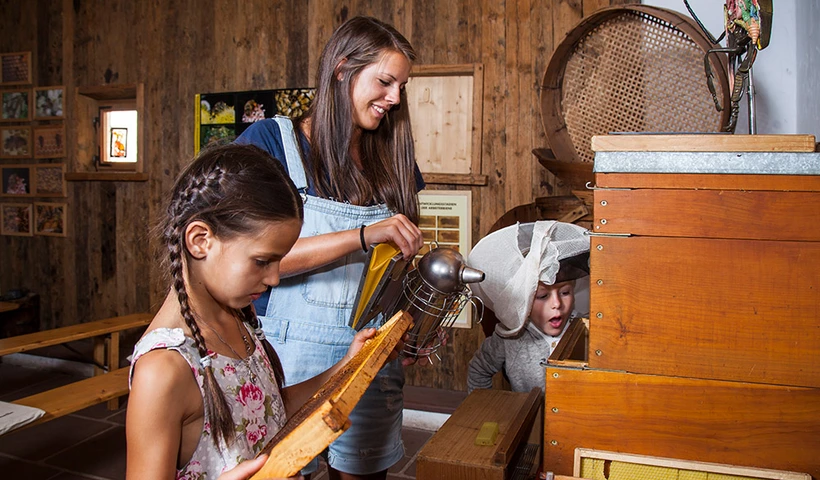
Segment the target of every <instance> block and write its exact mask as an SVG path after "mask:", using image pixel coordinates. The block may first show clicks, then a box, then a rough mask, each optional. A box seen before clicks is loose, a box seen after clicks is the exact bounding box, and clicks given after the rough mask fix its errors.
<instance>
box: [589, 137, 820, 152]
mask: <svg viewBox="0 0 820 480" xmlns="http://www.w3.org/2000/svg"><path fill="white" fill-rule="evenodd" d="M814 142H815V138H814V135H803V134H801V135H759V134H756V135H734V134H727V135H713V134H684V135H640V134H635V135H628V134H627V135H595V136H593V137H592V151H594V152H803V153H811V152H814Z"/></svg>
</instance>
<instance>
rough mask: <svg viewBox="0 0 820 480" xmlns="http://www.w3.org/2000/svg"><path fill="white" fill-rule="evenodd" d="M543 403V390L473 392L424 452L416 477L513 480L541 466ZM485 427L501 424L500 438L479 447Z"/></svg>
mask: <svg viewBox="0 0 820 480" xmlns="http://www.w3.org/2000/svg"><path fill="white" fill-rule="evenodd" d="M541 398H542V397H541V391H540V390H539V389H533V391H531V392H529V393H523V392H510V391H504V390H475V391H473V392H472V393H471V394H470V395H468V396H467V398H466V399H465V400H464V402H462V403H461V405H459V407H458V408H457V409H456V411H455V412H453V414H452V415H451V416H450V418H448V419H447V421H446V422H445V423H444V425H442V427H441V428H440V429H439V430H438V432H436V433H435V435H433V436H432V437H431V438H430V441H428V442H427V444H426V445H425V446H424V447H423V448H422V449H421V451H420V452H419V456H418V460H417V464H416V478H418V480H509V479H511V478H513V477H514V475H515V474H516V473H517V472H518V470H521V469H522V468H525V467H530V466H535V467H537V462H538V458H539V457H540V455H539V452H538V443H539V440H540V436H541V428H540V418H539V413H540V410H541V403H542V400H541ZM485 422H495V423H497V424H498V436H497V437H496V440H495V443H494V444H493V445H476V444H475V439H476V436H477V435H478V433H479V431H480V430H481V427H482V425H483V424H484V423H485ZM533 442H534V443H533ZM533 461H534V462H535V463H534V464H533V463H532V462H533Z"/></svg>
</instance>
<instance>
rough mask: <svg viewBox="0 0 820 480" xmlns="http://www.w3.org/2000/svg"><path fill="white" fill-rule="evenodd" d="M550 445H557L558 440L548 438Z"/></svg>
mask: <svg viewBox="0 0 820 480" xmlns="http://www.w3.org/2000/svg"><path fill="white" fill-rule="evenodd" d="M550 445H558V440H550Z"/></svg>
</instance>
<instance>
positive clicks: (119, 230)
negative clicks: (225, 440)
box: [0, 0, 635, 390]
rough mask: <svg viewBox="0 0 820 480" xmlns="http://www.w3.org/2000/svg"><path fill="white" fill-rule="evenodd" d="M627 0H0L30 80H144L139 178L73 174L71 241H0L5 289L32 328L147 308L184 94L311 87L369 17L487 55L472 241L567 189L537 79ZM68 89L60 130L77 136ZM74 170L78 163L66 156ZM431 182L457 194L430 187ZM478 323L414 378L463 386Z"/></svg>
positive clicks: (179, 149)
mask: <svg viewBox="0 0 820 480" xmlns="http://www.w3.org/2000/svg"><path fill="white" fill-rule="evenodd" d="M610 3H611V4H622V3H635V2H634V1H633V0H540V1H539V0H508V1H506V2H498V1H496V0H393V1H388V0H347V1H340V0H276V1H273V0H243V1H241V2H235V1H229V0H140V1H138V2H134V1H132V0H105V1H103V0H96V1H94V0H62V1H56V0H36V1H31V0H0V12H3V15H0V51H2V52H13V51H26V50H30V51H32V52H33V62H34V86H45V85H65V86H66V87H67V90H66V91H67V92H73V89H74V87H77V86H90V85H101V84H105V83H111V84H123V83H136V82H142V83H144V84H145V95H146V112H145V114H146V120H147V123H146V128H145V131H144V132H143V134H144V135H146V143H145V151H144V152H142V154H143V155H145V157H144V158H145V165H146V171H147V172H148V175H149V180H148V181H147V182H100V181H74V182H69V187H68V198H67V199H66V202H67V203H68V205H69V209H70V224H69V225H68V229H69V231H68V237H67V238H52V237H39V236H38V237H33V238H23V237H8V236H3V237H0V249H1V250H2V252H0V291H6V290H8V289H11V288H19V287H25V288H29V289H31V290H33V291H36V292H39V293H40V294H41V301H42V307H41V311H42V319H41V326H42V328H50V327H55V326H62V325H70V324H74V323H79V322H83V321H88V320H90V319H94V318H104V317H109V316H113V315H120V314H127V313H133V312H137V311H145V310H150V309H156V308H157V307H158V305H159V303H160V302H161V300H162V298H163V292H164V291H165V288H166V287H165V283H164V281H163V279H162V275H161V272H159V269H158V267H157V266H156V262H154V261H153V260H152V258H153V255H154V253H155V252H154V251H153V248H154V247H155V245H156V243H155V242H154V241H153V240H152V239H151V238H150V235H149V228H150V226H151V225H152V222H153V221H154V219H155V215H156V214H157V213H158V209H159V208H160V205H161V204H162V195H163V193H164V192H166V191H167V190H168V188H169V187H170V186H171V184H172V182H173V179H174V177H175V175H176V174H177V173H178V172H179V170H180V167H181V166H182V165H183V164H184V163H185V162H186V161H187V160H188V159H189V158H190V156H191V155H192V154H193V114H194V105H193V99H194V94H196V93H204V92H217V91H235V90H249V89H271V88H284V87H295V86H296V87H300V86H306V85H313V76H314V71H315V69H316V66H317V63H318V56H319V54H320V51H321V48H322V46H323V45H324V43H325V41H326V40H327V38H328V37H329V35H330V34H331V32H332V31H333V29H335V28H336V27H337V26H338V25H339V24H340V23H341V22H342V21H343V20H344V19H346V18H349V17H350V16H354V15H360V14H361V15H372V16H375V17H378V18H381V19H382V20H385V21H387V22H390V23H392V24H394V25H395V26H396V27H397V28H398V29H399V30H400V31H402V32H403V33H404V34H405V35H406V36H407V38H408V39H409V40H410V41H411V43H413V45H414V46H415V48H416V50H417V51H418V53H419V57H420V61H419V63H425V64H458V63H483V65H484V95H483V96H484V118H483V132H482V134H483V145H482V156H483V157H482V158H483V160H482V171H481V172H478V173H482V174H484V175H488V177H489V184H488V185H487V186H484V187H473V199H474V205H473V216H474V219H475V222H474V226H473V238H474V239H475V240H476V241H477V240H478V239H479V238H480V236H481V235H483V234H485V233H486V232H487V231H488V230H489V228H490V226H491V225H492V224H493V223H494V222H495V220H496V219H497V218H498V217H500V216H501V215H502V214H503V213H504V212H506V211H507V210H509V209H511V208H513V207H515V206H517V205H521V204H525V203H530V202H532V201H533V199H534V198H535V197H539V196H547V195H560V194H567V193H568V189H567V188H566V187H564V186H562V185H559V184H558V183H557V181H556V180H555V178H554V177H552V175H550V174H549V173H548V172H546V171H545V170H544V169H543V168H541V167H540V166H539V164H538V162H537V161H536V160H535V157H534V156H533V155H532V154H531V150H532V149H533V148H537V147H547V146H548V145H547V141H546V138H545V136H544V133H543V128H542V125H541V118H540V109H539V102H538V92H539V83H540V82H541V79H542V77H543V74H544V71H545V70H546V67H547V63H548V61H549V57H550V55H551V53H552V51H553V50H554V48H555V46H556V45H557V44H558V43H559V42H560V40H561V39H562V38H563V37H564V35H565V34H566V32H568V31H569V30H570V29H571V28H572V27H573V26H574V25H575V24H576V23H577V22H578V21H580V20H581V18H583V16H585V15H589V14H590V13H591V12H593V11H595V10H597V9H598V8H601V7H603V6H608V5H609V4H610ZM70 101H71V98H68V99H67V103H68V105H67V107H66V108H67V116H68V118H67V119H66V122H65V123H66V125H67V126H68V127H69V129H68V139H69V141H70V139H71V131H72V125H73V122H80V121H87V119H81V118H72V115H71V103H70ZM66 160H67V163H68V164H69V165H70V164H71V162H72V161H73V160H74V159H66ZM430 188H431V189H439V188H465V187H456V186H452V185H434V186H430ZM482 339H483V334H481V329H480V328H478V327H474V328H473V329H472V330H469V331H467V330H461V331H457V332H456V333H455V334H454V335H453V338H452V339H451V341H450V344H449V345H448V346H447V347H446V349H444V350H443V351H442V352H441V356H442V361H441V362H440V363H437V365H436V366H435V367H433V368H429V367H426V368H423V369H422V368H411V369H410V370H409V371H408V383H410V384H414V385H421V386H429V387H440V388H447V389H453V390H465V389H466V366H467V362H468V361H469V358H470V357H471V356H472V353H473V352H474V351H475V349H476V347H477V345H478V344H479V342H480V341H481V340H482Z"/></svg>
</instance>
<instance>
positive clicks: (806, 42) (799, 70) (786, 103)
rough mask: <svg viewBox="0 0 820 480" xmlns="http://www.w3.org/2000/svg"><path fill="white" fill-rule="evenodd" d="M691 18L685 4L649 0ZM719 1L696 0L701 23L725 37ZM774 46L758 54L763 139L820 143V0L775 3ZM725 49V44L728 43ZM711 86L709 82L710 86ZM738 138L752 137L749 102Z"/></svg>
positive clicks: (755, 70) (742, 113) (756, 69)
mask: <svg viewBox="0 0 820 480" xmlns="http://www.w3.org/2000/svg"><path fill="white" fill-rule="evenodd" d="M642 3H644V4H647V5H652V6H656V7H663V8H668V9H671V10H676V11H679V12H681V13H684V14H685V15H687V16H689V12H688V11H687V10H686V5H684V3H683V0H643V1H642ZM724 3H725V2H723V1H719V0H690V1H689V5H691V6H692V9H693V10H694V11H695V13H696V14H697V15H698V17H699V18H700V20H701V21H702V22H703V24H704V25H705V26H706V28H708V29H709V31H710V32H712V35H714V36H715V37H718V36H719V35H720V33H721V32H722V31H723V5H724ZM773 10H774V13H773V17H772V34H771V41H770V42H769V46H768V47H767V48H765V49H764V50H761V51H760V52H758V55H757V59H756V60H755V63H754V67H753V75H754V77H753V78H754V83H755V89H756V92H757V95H756V96H755V100H756V103H757V132H758V133H786V134H788V133H810V134H814V135H815V136H816V137H818V139H820V79H818V73H817V72H815V71H814V69H815V68H820V43H818V42H817V41H816V39H812V37H811V34H812V33H814V32H816V25H815V24H816V22H817V18H818V14H820V0H773ZM723 43H724V45H725V41H724V42H723ZM704 81H705V80H704ZM735 131H736V132H737V133H748V132H749V122H748V113H747V109H746V99H745V97H744V99H743V100H742V101H741V108H740V115H739V117H738V124H737V129H736V130H735Z"/></svg>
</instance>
